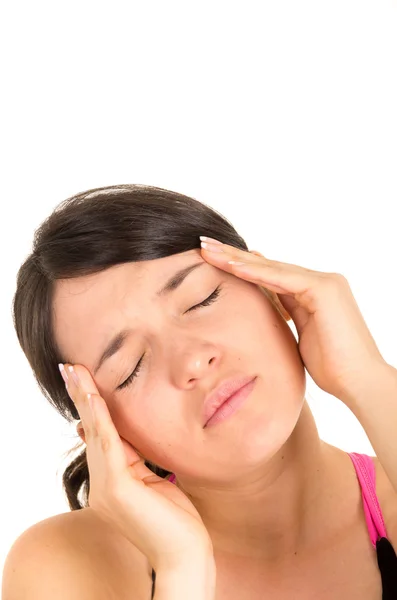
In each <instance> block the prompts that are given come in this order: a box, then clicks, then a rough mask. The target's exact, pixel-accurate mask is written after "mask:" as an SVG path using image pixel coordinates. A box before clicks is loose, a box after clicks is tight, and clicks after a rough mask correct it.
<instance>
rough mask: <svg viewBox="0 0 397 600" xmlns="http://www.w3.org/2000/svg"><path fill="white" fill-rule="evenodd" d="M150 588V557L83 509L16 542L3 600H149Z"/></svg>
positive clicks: (47, 522) (58, 517) (7, 564)
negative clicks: (34, 599)
mask: <svg viewBox="0 0 397 600" xmlns="http://www.w3.org/2000/svg"><path fill="white" fill-rule="evenodd" d="M43 574H45V575H44V576H43ZM32 586H33V587H34V588H35V590H34V591H33V589H32ZM151 587H152V580H151V568H150V565H149V562H148V560H147V558H146V556H144V555H143V554H142V553H141V552H140V551H139V550H138V549H137V548H136V547H135V546H133V545H132V544H131V543H130V542H129V541H128V540H127V539H126V538H125V537H124V536H122V535H120V534H118V533H117V532H115V531H114V530H113V528H111V527H110V526H108V525H107V524H105V523H104V522H103V521H101V520H100V519H99V518H98V517H97V516H96V514H95V512H94V511H93V510H92V509H91V508H84V509H81V510H77V511H72V512H68V513H62V514H60V515H56V516H53V517H50V518H48V519H45V520H43V521H40V522H39V523H36V524H34V525H32V526H31V527H29V528H28V529H27V530H26V531H24V532H23V533H22V534H21V535H20V536H19V537H18V538H17V539H16V540H15V542H14V543H13V545H12V547H11V549H10V550H9V552H8V555H7V557H6V561H5V565H4V570H3V590H2V598H3V600H8V599H10V600H11V598H12V600H14V599H15V600H17V599H18V600H19V599H22V598H24V599H26V600H29V598H42V599H43V600H44V599H47V598H50V597H51V598H53V597H57V598H58V599H59V600H63V599H64V598H65V600H66V598H75V599H76V600H85V599H87V600H88V599H91V598H94V597H95V598H97V599H98V600H102V598H103V600H105V598H106V599H107V600H108V599H110V598H117V599H120V600H124V599H125V600H127V599H128V600H131V599H136V600H141V599H142V600H146V599H147V598H150V590H151ZM28 590H29V592H28ZM46 594H47V595H46Z"/></svg>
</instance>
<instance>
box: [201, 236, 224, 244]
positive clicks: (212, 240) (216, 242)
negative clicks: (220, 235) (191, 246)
mask: <svg viewBox="0 0 397 600" xmlns="http://www.w3.org/2000/svg"><path fill="white" fill-rule="evenodd" d="M200 240H201V241H202V242H212V243H213V244H220V245H222V242H220V241H219V240H215V239H214V238H210V237H206V236H205V235H200Z"/></svg>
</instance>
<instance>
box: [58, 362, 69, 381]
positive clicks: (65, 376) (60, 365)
mask: <svg viewBox="0 0 397 600" xmlns="http://www.w3.org/2000/svg"><path fill="white" fill-rule="evenodd" d="M58 367H59V370H60V372H61V375H62V377H63V380H64V382H65V383H68V381H69V379H68V376H67V373H66V371H65V367H64V366H63V364H62V363H59V364H58Z"/></svg>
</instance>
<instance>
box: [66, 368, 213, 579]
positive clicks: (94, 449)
mask: <svg viewBox="0 0 397 600" xmlns="http://www.w3.org/2000/svg"><path fill="white" fill-rule="evenodd" d="M68 366H69V365H65V369H66V373H67V376H68V383H67V390H68V393H69V396H70V398H71V399H72V401H73V402H74V404H75V406H76V408H77V411H78V413H79V416H80V419H81V423H82V427H83V429H84V434H85V442H86V444H87V450H86V452H87V463H88V470H89V474H90V490H89V496H88V503H89V506H90V507H91V508H92V509H93V510H94V511H95V512H96V513H98V515H99V516H100V517H101V518H102V519H103V520H105V521H106V522H107V523H110V524H111V525H113V526H114V527H115V528H116V529H117V530H118V531H119V532H120V533H121V534H122V535H124V536H125V537H126V538H127V539H128V540H129V541H130V542H131V543H132V544H133V545H134V546H136V547H137V548H138V549H139V550H140V551H141V552H143V554H145V555H146V557H147V559H148V561H149V563H150V565H151V567H152V568H153V569H154V570H155V571H157V570H158V569H159V568H162V569H168V568H173V567H178V565H179V564H180V563H186V559H187V557H189V555H191V556H192V557H194V556H200V555H201V556H203V555H204V556H205V555H207V556H212V553H213V548H212V542H211V538H210V537H209V534H208V531H207V529H206V527H205V525H204V523H203V521H202V519H201V517H200V515H199V513H198V512H197V510H196V509H195V507H194V506H193V504H192V503H191V502H190V500H189V499H188V498H187V497H186V495H185V494H184V493H183V492H182V491H181V490H180V489H179V488H178V487H177V486H176V485H175V484H173V483H171V482H170V481H167V480H165V479H163V478H162V477H159V476H158V475H156V474H155V473H153V472H152V471H151V470H150V469H148V467H147V466H146V465H145V463H144V460H143V459H141V458H140V456H139V455H138V454H137V452H136V451H135V449H134V448H133V447H132V446H131V445H130V444H129V443H128V442H126V440H124V439H122V438H121V437H120V435H119V433H118V431H117V429H116V427H115V425H114V423H113V421H112V418H111V416H110V413H109V410H108V408H107V405H106V402H105V401H104V399H103V398H102V397H101V396H100V394H99V392H98V389H97V387H96V385H95V383H94V381H93V379H92V377H91V375H90V373H89V371H88V370H87V369H86V368H85V367H83V366H81V365H78V366H77V368H76V367H74V373H76V374H77V375H78V379H79V382H78V383H76V382H75V381H74V378H73V377H72V376H71V375H72V373H71V372H70V371H69V369H68ZM87 392H88V393H91V397H92V399H93V400H94V413H92V412H91V409H90V407H89V404H88V399H87Z"/></svg>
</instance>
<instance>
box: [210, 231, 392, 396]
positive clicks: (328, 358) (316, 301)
mask: <svg viewBox="0 0 397 600" xmlns="http://www.w3.org/2000/svg"><path fill="white" fill-rule="evenodd" d="M205 242H208V243H212V240H211V238H207V239H206V240H205ZM215 248H218V251H215V252H213V251H209V250H208V249H207V248H204V247H203V246H202V249H201V254H202V257H203V258H204V260H206V261H207V262H208V263H210V264H212V265H213V266H215V267H217V268H219V269H223V270H224V271H227V272H228V273H231V274H232V275H235V276H236V277H240V278H241V279H244V280H245V281H249V282H252V283H255V284H257V285H260V286H263V287H265V288H267V289H268V290H270V291H272V292H274V293H276V294H277V296H278V298H279V301H280V303H281V305H282V306H283V307H284V309H285V310H286V311H287V312H288V314H289V315H290V316H291V318H292V320H293V321H294V323H295V326H296V330H297V332H298V335H299V342H298V348H299V352H300V355H301V357H302V361H303V363H304V365H305V368H306V369H307V371H308V373H309V374H310V376H311V377H312V379H313V380H314V381H315V383H316V384H317V385H318V386H319V387H320V388H321V389H322V390H324V391H325V392H327V393H329V394H332V395H333V396H335V397H336V398H338V399H340V400H341V401H342V402H345V403H346V404H348V402H349V400H350V399H351V398H354V395H355V394H359V392H360V390H362V389H363V387H364V388H365V385H366V382H369V381H370V380H371V381H373V377H374V374H375V373H378V372H379V373H380V372H382V369H384V367H385V366H388V367H390V365H388V364H387V363H386V361H385V360H384V358H383V357H382V355H381V353H380V352H379V349H378V347H377V345H376V343H375V340H374V338H373V337H372V335H371V332H370V331H369V329H368V327H367V325H366V323H365V321H364V318H363V316H362V314H361V312H360V309H359V307H358V305H357V303H356V300H355V298H354V296H353V293H352V291H351V288H350V285H349V283H348V281H347V279H346V278H345V277H344V276H343V275H341V274H339V273H323V272H321V271H313V270H311V269H305V268H303V267H299V266H297V265H292V264H288V263H283V262H278V261H275V260H270V259H268V258H265V257H264V256H263V255H262V254H260V253H259V252H255V251H249V252H248V251H245V250H240V249H238V248H235V247H234V246H229V245H227V244H220V243H219V242H218V244H216V246H215ZM219 250H222V252H220V251H219ZM230 260H233V261H239V262H243V263H244V265H241V266H239V265H231V264H229V263H228V261H230ZM366 378H367V379H366ZM370 378H371V379H370Z"/></svg>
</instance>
